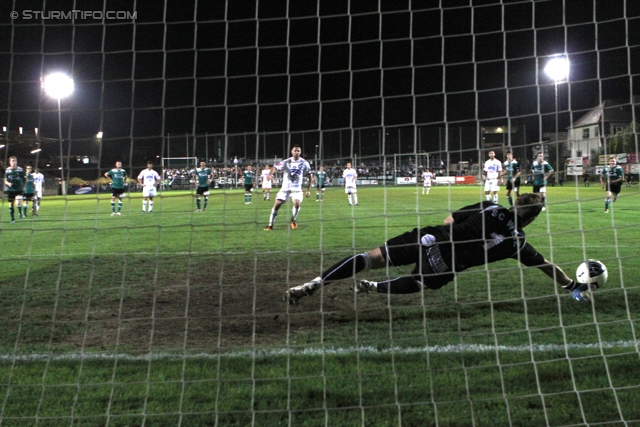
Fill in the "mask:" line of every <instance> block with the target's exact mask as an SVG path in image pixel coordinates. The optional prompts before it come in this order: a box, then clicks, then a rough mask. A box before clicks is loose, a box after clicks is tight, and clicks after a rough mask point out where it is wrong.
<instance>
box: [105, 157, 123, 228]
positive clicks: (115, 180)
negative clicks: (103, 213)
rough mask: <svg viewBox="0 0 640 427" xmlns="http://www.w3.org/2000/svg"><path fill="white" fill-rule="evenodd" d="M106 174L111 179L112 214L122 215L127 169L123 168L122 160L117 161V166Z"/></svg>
mask: <svg viewBox="0 0 640 427" xmlns="http://www.w3.org/2000/svg"><path fill="white" fill-rule="evenodd" d="M104 176H106V177H107V178H109V179H110V180H111V216H115V215H121V213H120V211H121V210H122V198H123V197H124V184H125V179H126V178H127V171H125V170H124V169H122V162H121V161H119V160H118V161H117V162H116V167H115V168H113V169H111V170H110V171H109V172H107V173H105V174H104ZM116 199H118V210H117V211H116Z"/></svg>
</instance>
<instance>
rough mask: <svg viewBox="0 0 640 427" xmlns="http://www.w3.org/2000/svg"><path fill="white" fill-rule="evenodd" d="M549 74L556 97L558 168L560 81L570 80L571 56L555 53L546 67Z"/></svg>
mask: <svg viewBox="0 0 640 427" xmlns="http://www.w3.org/2000/svg"><path fill="white" fill-rule="evenodd" d="M544 72H545V74H546V75H547V76H549V77H551V79H553V82H554V85H555V98H556V168H558V169H559V168H560V150H559V146H560V145H559V143H558V83H562V82H563V81H564V82H567V81H569V58H567V57H566V56H564V55H555V56H552V57H551V58H550V59H549V62H547V65H546V66H545V67H544Z"/></svg>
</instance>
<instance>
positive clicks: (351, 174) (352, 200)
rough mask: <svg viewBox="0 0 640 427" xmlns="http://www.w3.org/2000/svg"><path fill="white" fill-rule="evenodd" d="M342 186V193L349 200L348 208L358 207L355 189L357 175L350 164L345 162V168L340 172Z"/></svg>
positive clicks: (356, 190)
mask: <svg viewBox="0 0 640 427" xmlns="http://www.w3.org/2000/svg"><path fill="white" fill-rule="evenodd" d="M342 178H343V180H344V181H343V182H342V185H344V192H345V194H346V195H347V199H348V200H349V206H358V189H357V188H356V181H357V179H358V173H357V172H356V170H355V169H353V168H352V167H351V162H347V168H346V169H345V170H344V171H343V172H342Z"/></svg>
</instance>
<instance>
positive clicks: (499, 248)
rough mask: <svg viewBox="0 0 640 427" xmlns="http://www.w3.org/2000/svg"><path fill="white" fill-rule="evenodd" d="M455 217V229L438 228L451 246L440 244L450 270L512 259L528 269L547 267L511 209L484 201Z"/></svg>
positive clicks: (444, 243) (468, 207)
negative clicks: (543, 265)
mask: <svg viewBox="0 0 640 427" xmlns="http://www.w3.org/2000/svg"><path fill="white" fill-rule="evenodd" d="M452 217H453V220H454V224H453V225H452V226H450V227H447V226H440V227H436V228H439V229H441V231H442V232H443V235H445V236H447V237H448V238H447V241H448V244H447V243H446V242H440V241H438V246H439V247H440V253H441V254H442V259H443V260H444V262H445V263H447V264H448V266H449V268H451V270H450V271H454V272H460V271H463V270H466V269H467V268H471V267H475V266H478V265H484V264H488V263H491V262H496V261H500V260H504V259H508V258H512V259H516V260H518V261H520V262H521V263H523V264H524V265H526V266H528V267H535V266H539V265H542V264H544V257H543V256H542V255H540V254H539V253H538V252H537V251H536V250H535V249H534V248H533V246H531V245H530V244H528V243H527V242H526V238H525V233H524V231H523V230H522V229H521V228H519V227H517V226H516V221H515V214H514V213H513V212H512V211H511V210H509V209H506V208H504V207H502V206H500V205H497V204H495V203H492V202H480V203H476V204H474V205H469V206H465V207H464V208H462V209H460V210H458V211H456V212H453V214H452ZM438 240H440V239H438ZM452 260H455V263H453V262H451V261H452Z"/></svg>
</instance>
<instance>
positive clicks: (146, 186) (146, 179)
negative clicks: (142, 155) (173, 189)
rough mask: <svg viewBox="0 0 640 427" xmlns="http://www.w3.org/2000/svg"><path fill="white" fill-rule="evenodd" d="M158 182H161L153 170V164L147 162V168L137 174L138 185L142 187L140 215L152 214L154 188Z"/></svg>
mask: <svg viewBox="0 0 640 427" xmlns="http://www.w3.org/2000/svg"><path fill="white" fill-rule="evenodd" d="M160 181H162V179H161V178H160V175H158V172H156V171H154V170H153V162H147V168H146V169H144V170H143V171H142V172H140V174H138V184H140V185H142V213H146V212H149V213H152V212H153V198H154V197H155V196H156V192H157V190H156V186H157V185H158V184H159V183H160ZM147 205H148V206H149V210H148V211H147Z"/></svg>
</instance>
